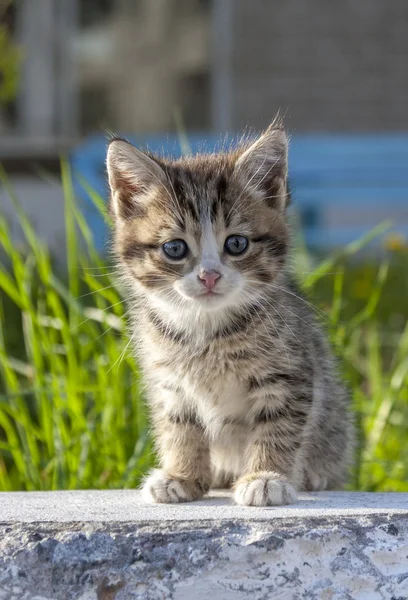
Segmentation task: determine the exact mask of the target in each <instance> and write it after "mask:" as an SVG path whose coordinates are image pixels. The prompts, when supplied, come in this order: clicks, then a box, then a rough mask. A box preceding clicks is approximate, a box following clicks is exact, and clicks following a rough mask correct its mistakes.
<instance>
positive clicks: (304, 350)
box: [107, 122, 351, 505]
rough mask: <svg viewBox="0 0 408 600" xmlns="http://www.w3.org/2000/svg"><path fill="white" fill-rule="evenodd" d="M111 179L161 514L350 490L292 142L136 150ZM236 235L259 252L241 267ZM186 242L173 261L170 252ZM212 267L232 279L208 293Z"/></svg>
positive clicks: (152, 491)
mask: <svg viewBox="0 0 408 600" xmlns="http://www.w3.org/2000/svg"><path fill="white" fill-rule="evenodd" d="M107 168H108V175H109V183H110V187H111V214H112V215H113V218H114V222H115V234H114V247H115V252H116V256H117V261H118V265H119V268H120V271H121V273H122V275H123V279H124V281H125V284H126V289H127V292H128V297H129V303H130V306H131V335H132V340H134V342H135V349H136V352H137V355H138V358H139V361H140V364H141V366H142V369H143V372H144V378H145V383H146V387H147V395H148V400H149V406H150V410H151V418H152V425H153V430H154V435H155V440H156V445H157V451H158V454H159V458H160V463H161V469H159V470H155V471H154V472H152V473H151V475H150V476H149V477H148V478H147V480H146V482H145V485H144V493H145V496H146V497H147V498H148V499H150V500H152V501H155V502H181V501H189V500H194V499H197V498H200V497H201V496H202V495H203V494H204V493H205V492H206V491H207V490H208V489H209V487H210V486H211V485H212V486H225V485H228V486H229V485H233V486H234V488H235V499H236V501H237V502H238V503H241V504H246V505H271V504H284V503H288V502H292V501H294V500H295V498H296V490H300V489H324V488H326V487H327V488H333V487H339V486H341V485H342V483H343V481H344V479H345V475H346V469H347V464H348V459H349V455H350V446H351V444H350V440H351V425H350V419H349V416H348V411H347V394H346V392H345V390H344V388H343V386H342V384H341V383H340V381H339V379H338V377H337V375H336V373H335V365H334V362H333V359H332V357H331V354H330V350H329V348H328V346H327V343H326V340H325V336H324V334H323V333H322V331H321V328H320V326H319V324H318V323H317V322H316V319H315V317H314V314H313V311H312V310H311V309H310V307H309V305H308V303H307V302H305V301H304V299H303V298H302V297H301V295H300V293H299V290H298V289H296V287H295V286H294V284H293V283H292V282H291V281H290V277H289V276H288V273H287V268H286V257H287V253H288V248H289V232H288V226H287V222H286V217H285V209H286V206H287V204H288V198H289V194H288V188H287V141H286V135H285V132H284V130H283V128H282V125H281V123H279V122H275V123H274V124H273V125H272V126H271V127H270V128H269V129H268V130H267V131H266V132H265V133H264V134H263V135H262V136H261V137H260V138H259V139H258V140H257V141H256V142H255V143H253V144H252V145H251V146H246V147H242V148H240V149H239V150H238V151H235V152H231V153H220V154H217V155H199V156H196V157H193V158H188V159H183V160H179V161H165V160H163V159H159V158H157V157H154V156H151V155H147V154H144V153H142V152H140V151H139V150H136V149H135V148H134V147H133V146H131V145H130V144H128V143H127V142H125V141H123V140H113V141H112V142H111V144H110V146H109V150H108V159H107ZM230 235H242V236H245V237H246V238H247V239H248V240H249V245H248V249H247V250H246V251H245V252H244V253H243V254H242V255H239V256H231V255H229V254H227V252H226V251H225V249H224V242H225V240H226V238H227V237H228V236H230ZM170 240H183V241H185V242H186V243H187V246H188V252H187V255H186V256H185V258H183V259H182V260H178V261H175V260H171V259H169V258H168V257H166V255H165V253H164V252H163V248H162V245H163V244H164V243H165V242H168V241H170ZM200 269H205V270H215V271H217V272H218V273H219V274H220V275H221V277H220V279H219V281H218V282H217V285H216V287H215V288H214V291H215V292H217V295H214V294H212V295H209V296H204V295H203V291H205V290H204V288H203V283H202V281H201V280H200V279H199V277H198V275H199V273H200V272H201V271H200Z"/></svg>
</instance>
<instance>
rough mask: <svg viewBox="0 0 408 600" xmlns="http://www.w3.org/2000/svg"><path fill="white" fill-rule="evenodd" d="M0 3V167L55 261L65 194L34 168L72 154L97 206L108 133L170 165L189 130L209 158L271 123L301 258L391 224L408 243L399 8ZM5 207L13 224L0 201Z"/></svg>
mask: <svg viewBox="0 0 408 600" xmlns="http://www.w3.org/2000/svg"><path fill="white" fill-rule="evenodd" d="M1 3H2V4H0V5H2V6H3V8H2V9H1V13H0V14H1V36H2V37H1V38H0V40H2V41H0V43H1V44H2V45H3V52H2V58H0V73H1V79H0V86H1V87H0V89H1V92H0V160H1V161H2V162H3V164H4V165H5V167H6V169H7V171H8V173H9V175H10V177H12V179H13V183H14V185H15V188H16V191H17V192H18V194H19V196H20V199H21V201H22V202H23V204H24V206H25V207H26V210H28V212H29V214H30V215H31V217H32V219H34V220H35V223H36V227H37V230H38V232H39V233H40V234H41V235H42V236H45V237H46V239H47V241H48V243H49V244H51V246H52V247H53V248H54V251H55V252H57V253H58V252H61V248H62V247H63V246H61V236H63V231H64V222H63V203H62V192H61V193H60V194H59V195H58V194H57V193H56V191H55V189H53V188H50V186H49V185H47V184H46V183H45V182H44V180H43V179H42V178H41V177H39V176H38V167H43V168H45V169H47V170H48V171H52V172H58V170H59V159H60V155H61V153H67V154H68V156H69V157H70V159H71V160H72V162H73V165H74V171H75V176H76V174H77V173H80V174H82V175H83V176H85V177H86V179H87V180H88V181H89V182H90V183H92V185H93V186H94V187H95V188H96V189H97V191H98V192H100V193H102V194H104V195H106V190H105V187H104V175H103V160H104V153H105V146H106V138H107V135H106V132H107V131H111V132H115V133H120V134H122V135H126V136H127V137H129V138H130V139H132V140H133V141H135V142H136V143H139V144H141V145H148V146H149V147H151V148H152V149H153V150H158V151H160V152H165V153H167V152H169V153H172V154H177V153H179V152H180V144H179V140H180V131H181V130H183V131H184V132H185V133H187V137H188V136H189V137H190V144H191V146H192V149H193V150H194V149H195V147H196V144H199V143H202V142H203V140H205V147H206V148H207V149H210V150H212V149H213V148H214V146H215V143H216V142H215V140H216V139H217V138H218V137H219V135H220V134H225V133H227V132H229V133H230V134H237V133H239V132H241V131H242V130H243V129H245V128H251V129H253V130H259V129H262V128H264V127H266V126H267V125H268V123H269V122H270V121H271V119H272V118H273V117H274V115H275V114H276V112H277V111H278V110H280V111H281V113H282V114H283V115H284V116H285V118H286V126H287V128H288V130H289V132H290V133H291V135H292V147H291V165H290V167H291V179H292V187H293V189H294V199H295V203H294V206H295V208H297V209H298V213H299V215H300V218H301V224H302V226H303V232H304V234H305V236H306V240H307V242H308V244H309V246H320V247H328V246H339V245H343V244H345V243H347V242H350V241H352V240H353V239H356V238H358V237H359V236H360V235H362V234H363V233H364V232H365V231H367V230H368V229H369V228H370V227H373V226H374V225H376V224H377V223H379V222H381V220H383V219H385V218H387V217H391V218H393V219H394V220H395V222H396V224H397V225H396V228H397V230H398V231H399V232H400V234H402V235H406V233H407V232H408V169H407V164H408V163H407V159H408V136H407V135H406V134H405V133H406V132H408V110H407V105H408V70H407V56H408V3H407V2H406V1H405V0H391V1H389V0H359V2H355V1H353V0H345V1H341V2H340V1H335V2H331V3H330V5H328V3H327V2H326V1H325V0H308V1H307V2H304V1H303V0H285V2H280V1H278V0H269V1H267V0H252V1H251V2H249V1H248V0H212V1H211V0H15V1H9V0H1ZM0 49H1V46H0ZM35 166H37V174H36V173H35ZM76 191H77V193H78V195H79V196H80V197H81V198H82V200H83V201H84V202H85V204H87V201H88V200H89V199H88V198H87V194H86V193H84V191H83V190H82V189H81V186H77V187H76ZM385 197H386V198H387V202H384V198H385ZM0 202H1V203H2V205H4V206H5V210H6V211H7V212H8V216H9V217H11V218H12V214H13V211H12V209H11V208H10V207H9V208H8V209H7V200H6V197H5V194H4V192H2V191H1V190H0ZM89 219H90V220H91V225H92V228H93V230H94V233H95V236H96V241H97V243H98V244H99V245H102V244H103V225H102V222H101V220H100V218H99V216H98V215H93V216H90V217H89ZM16 235H17V231H16Z"/></svg>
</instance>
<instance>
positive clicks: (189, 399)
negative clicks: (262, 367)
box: [166, 350, 248, 423]
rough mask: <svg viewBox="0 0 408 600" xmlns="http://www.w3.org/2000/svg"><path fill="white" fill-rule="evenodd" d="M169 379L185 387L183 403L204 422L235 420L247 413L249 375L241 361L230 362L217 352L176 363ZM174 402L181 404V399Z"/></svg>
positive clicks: (224, 355) (169, 372)
mask: <svg viewBox="0 0 408 600" xmlns="http://www.w3.org/2000/svg"><path fill="white" fill-rule="evenodd" d="M243 375H244V376H243ZM166 377H168V378H169V379H171V380H172V383H173V384H174V385H177V386H178V387H179V388H181V390H182V392H183V393H182V401H183V403H184V404H186V405H187V406H189V407H190V408H193V409H194V411H196V412H197V414H198V415H199V417H200V419H201V420H202V422H204V423H209V422H213V421H214V420H217V419H219V420H222V419H234V418H237V417H239V416H240V415H242V414H244V413H245V412H246V410H247V406H246V404H247V396H248V389H247V383H246V378H245V374H244V373H243V371H242V370H241V372H240V369H239V365H238V363H237V361H235V362H234V361H230V360H229V358H228V356H227V355H226V354H225V353H223V352H216V351H215V350H213V351H212V352H207V353H205V355H204V356H197V357H190V358H189V360H187V361H186V362H182V361H180V362H179V363H177V361H175V363H174V365H173V368H171V369H167V375H166ZM174 402H180V398H177V399H176V398H174Z"/></svg>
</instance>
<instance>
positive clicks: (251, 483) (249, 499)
mask: <svg viewBox="0 0 408 600" xmlns="http://www.w3.org/2000/svg"><path fill="white" fill-rule="evenodd" d="M234 488H235V494H234V498H235V502H236V503H237V504H242V505H243V506H280V505H282V504H291V503H292V502H296V498H297V494H296V490H295V488H294V487H293V486H292V485H291V484H290V483H289V482H288V481H287V480H286V479H285V478H284V477H283V475H279V474H278V473H269V472H262V473H252V474H250V475H245V476H244V477H241V479H239V480H238V481H237V482H236V484H235V485H234Z"/></svg>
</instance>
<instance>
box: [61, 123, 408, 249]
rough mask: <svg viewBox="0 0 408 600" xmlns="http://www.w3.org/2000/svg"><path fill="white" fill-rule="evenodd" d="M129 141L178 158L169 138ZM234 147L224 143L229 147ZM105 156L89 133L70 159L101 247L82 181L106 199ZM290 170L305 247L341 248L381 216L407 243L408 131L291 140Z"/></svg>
mask: <svg viewBox="0 0 408 600" xmlns="http://www.w3.org/2000/svg"><path fill="white" fill-rule="evenodd" d="M128 139H129V140H130V141H132V142H133V143H134V144H136V145H137V146H139V147H147V148H149V149H150V150H151V151H153V152H158V153H159V154H163V153H164V154H167V155H172V156H174V157H177V156H180V154H181V144H180V140H179V138H178V137H177V136H175V135H173V136H163V135H161V136H149V137H136V136H130V137H128ZM188 142H189V145H190V148H191V151H192V152H193V153H195V152H197V151H200V150H206V151H216V150H217V149H219V148H220V146H221V145H222V143H220V141H219V138H215V137H214V136H210V135H205V134H203V135H199V134H193V135H189V137H188ZM235 143H236V139H234V138H231V140H230V142H229V144H231V145H234V144H235ZM105 152H106V139H105V138H104V137H103V136H94V137H90V138H88V139H87V140H85V141H84V143H83V144H82V145H80V146H78V147H77V148H76V149H75V150H74V151H73V153H72V155H71V165H72V168H73V173H74V185H75V190H76V194H77V196H78V197H79V198H80V199H81V200H82V201H83V203H84V210H85V212H86V215H87V219H88V223H89V225H90V227H91V230H92V231H93V234H94V237H95V241H96V244H97V246H98V247H99V248H102V247H104V243H105V239H106V232H105V226H104V223H103V219H102V218H101V216H100V214H99V213H98V211H97V210H96V209H95V208H94V207H93V204H92V202H91V201H90V199H89V197H88V194H87V192H86V190H85V189H84V187H83V185H82V184H81V181H82V179H85V180H86V181H87V182H88V183H89V185H90V186H91V187H92V188H94V189H95V191H96V192H98V193H99V194H101V195H102V196H103V197H106V196H107V189H106V181H105V171H104V169H105V166H104V160H105ZM289 165H290V166H289V170H290V180H291V188H292V194H293V207H294V209H295V211H296V213H297V214H298V216H299V218H300V219H299V220H300V223H301V231H302V233H303V235H304V238H305V241H306V243H307V245H308V246H309V247H311V248H317V249H325V248H329V247H331V248H333V247H339V246H343V245H344V244H347V243H349V242H351V241H353V240H355V239H358V238H359V237H361V236H362V235H364V234H365V233H367V232H368V231H369V230H370V229H372V228H373V227H374V226H375V225H376V224H378V223H380V222H382V221H383V220H385V219H386V218H390V219H392V220H393V221H394V226H393V231H396V232H398V233H400V234H401V235H403V236H404V237H405V238H408V134H372V135H370V134H367V135H297V136H294V137H293V138H292V140H291V145H290V155H289Z"/></svg>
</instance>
